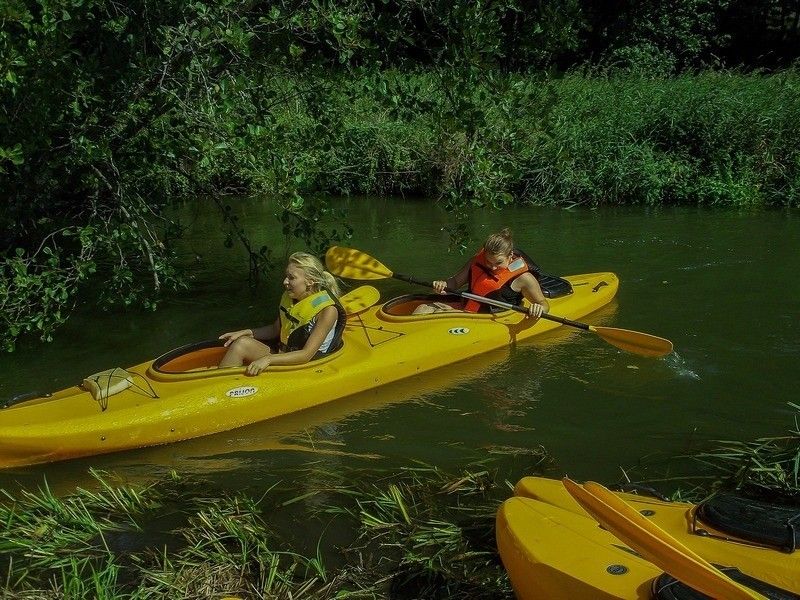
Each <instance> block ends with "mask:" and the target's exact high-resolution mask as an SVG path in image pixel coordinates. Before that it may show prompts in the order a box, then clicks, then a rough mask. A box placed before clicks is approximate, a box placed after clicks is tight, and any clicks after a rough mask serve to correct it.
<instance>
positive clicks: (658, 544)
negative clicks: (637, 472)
mask: <svg viewBox="0 0 800 600" xmlns="http://www.w3.org/2000/svg"><path fill="white" fill-rule="evenodd" d="M562 482H563V484H564V487H565V488H566V489H567V491H568V492H569V493H570V494H571V495H572V497H573V498H575V500H577V501H578V503H579V504H580V505H581V506H582V507H583V508H584V509H585V510H586V511H587V512H588V513H589V514H590V515H592V517H594V519H595V520H596V521H597V522H598V523H599V524H600V525H602V526H603V528H605V529H607V530H608V531H610V532H611V533H612V534H614V535H615V536H616V537H618V538H619V539H620V540H621V541H623V542H624V543H626V544H627V545H628V546H630V547H631V548H632V549H634V550H636V552H638V553H639V554H641V555H642V556H643V557H644V558H645V559H647V560H649V561H650V562H651V563H653V564H654V565H656V566H657V567H659V568H660V569H664V571H666V572H667V573H669V574H670V575H672V576H673V577H675V578H676V579H679V580H680V581H682V582H683V583H685V584H686V585H688V586H690V587H692V588H694V589H695V590H697V591H698V592H702V593H703V594H706V595H708V596H710V597H711V598H724V599H725V600H754V599H756V600H765V599H764V596H762V595H760V594H758V593H756V592H753V591H751V590H749V589H747V588H746V587H744V586H742V585H740V584H738V583H736V582H735V581H733V580H732V579H730V578H729V577H728V576H727V575H725V574H724V573H722V572H721V571H719V570H718V569H716V568H715V567H714V566H713V565H711V564H710V563H709V562H708V561H706V560H705V559H704V558H703V557H701V556H700V555H698V554H696V553H695V552H694V551H693V550H690V549H689V548H687V547H686V546H684V545H683V544H682V543H681V542H679V541H678V540H676V539H675V538H674V537H672V536H671V535H670V534H669V533H667V532H666V531H664V530H663V529H662V528H661V527H659V526H658V525H656V524H655V523H653V522H652V521H651V520H649V519H648V518H647V517H645V516H643V515H642V514H641V513H639V511H637V510H636V509H635V508H633V507H632V506H630V505H629V504H628V503H627V502H625V501H624V500H623V499H622V498H620V497H619V496H617V495H616V494H614V493H612V492H610V491H609V490H607V489H606V488H604V487H603V486H602V485H600V484H599V483H594V482H591V481H587V482H586V483H585V484H583V486H581V485H578V484H577V483H575V482H574V481H572V480H571V479H569V478H567V477H565V478H564V479H563V480H562Z"/></svg>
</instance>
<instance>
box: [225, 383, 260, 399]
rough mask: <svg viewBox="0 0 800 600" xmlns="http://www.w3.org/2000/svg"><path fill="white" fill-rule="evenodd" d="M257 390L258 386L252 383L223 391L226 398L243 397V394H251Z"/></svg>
mask: <svg viewBox="0 0 800 600" xmlns="http://www.w3.org/2000/svg"><path fill="white" fill-rule="evenodd" d="M257 391H258V388H257V387H256V386H254V385H246V386H243V387H238V388H233V389H232V390H228V391H227V392H225V395H226V396H227V397H228V398H244V397H245V396H252V395H253V394H255V393H256V392H257Z"/></svg>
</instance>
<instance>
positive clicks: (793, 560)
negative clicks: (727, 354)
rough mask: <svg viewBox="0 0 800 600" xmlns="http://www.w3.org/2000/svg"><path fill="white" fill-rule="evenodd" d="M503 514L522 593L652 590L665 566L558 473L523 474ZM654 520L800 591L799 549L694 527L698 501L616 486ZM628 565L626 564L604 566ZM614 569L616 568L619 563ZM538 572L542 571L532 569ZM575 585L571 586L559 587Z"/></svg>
mask: <svg viewBox="0 0 800 600" xmlns="http://www.w3.org/2000/svg"><path fill="white" fill-rule="evenodd" d="M514 493H515V496H514V497H513V498H511V499H509V500H507V501H506V502H505V503H504V504H503V505H502V507H501V508H500V510H499V511H498V515H497V544H498V549H499V551H500V556H501V558H502V560H503V564H504V565H505V566H506V569H507V571H508V573H509V577H510V578H511V581H512V584H513V586H514V590H515V592H516V593H517V597H518V598H522V599H526V600H527V599H533V598H550V599H553V600H558V599H559V598H575V599H581V598H626V599H638V598H650V597H651V595H650V594H651V592H650V586H651V585H652V581H653V579H654V578H655V577H656V576H658V575H659V574H660V573H661V571H660V569H658V568H656V567H655V566H653V565H651V564H650V563H648V562H647V561H644V559H642V558H641V557H638V555H636V554H635V553H634V552H633V551H632V550H630V549H629V548H627V547H626V546H625V544H623V543H622V542H620V541H619V540H618V539H617V538H616V537H614V536H613V535H612V534H610V533H609V532H607V531H605V530H603V529H601V528H600V527H599V525H598V524H597V522H596V521H595V520H594V519H593V518H591V517H590V516H589V515H588V513H586V511H584V510H583V508H581V506H580V505H579V504H578V503H577V502H576V501H575V500H574V499H573V497H572V496H571V495H570V494H569V492H567V490H566V489H565V488H564V486H563V484H562V483H561V482H560V481H556V480H552V479H545V478H540V477H524V478H523V479H521V480H520V481H519V482H518V483H517V485H516V487H515V490H514ZM618 495H619V496H620V497H621V498H622V499H623V500H624V501H625V502H627V503H628V504H630V505H631V506H632V507H634V508H635V509H636V510H638V511H640V512H641V513H642V514H644V515H645V516H647V517H648V518H649V519H650V520H652V521H653V522H654V523H655V524H656V525H658V526H659V527H661V528H662V529H664V530H665V531H666V532H668V533H669V534H670V535H671V536H673V537H674V538H676V539H677V540H678V541H679V542H681V543H683V544H684V545H685V546H687V547H688V548H690V549H691V550H693V551H695V552H696V553H698V554H699V555H700V556H702V557H703V558H705V559H706V560H708V561H709V562H711V563H713V564H719V565H726V566H734V567H738V568H739V569H740V570H741V571H743V572H745V573H746V574H748V575H750V576H752V577H755V578H757V579H760V580H762V581H764V582H767V583H769V584H771V585H773V586H776V587H778V588H781V589H784V590H787V591H790V592H794V593H800V552H793V553H786V552H782V551H780V550H776V549H772V548H764V547H761V546H757V545H753V544H751V543H749V542H746V541H744V540H738V541H737V540H735V539H731V538H730V536H726V537H727V539H721V538H722V534H720V537H719V538H718V537H714V536H715V535H716V534H717V533H718V532H715V531H714V530H713V529H712V528H710V527H709V526H707V525H706V524H704V523H698V526H699V527H700V528H702V530H704V531H706V532H708V533H711V534H712V535H711V536H709V535H700V534H698V533H695V532H694V530H693V527H692V522H693V517H694V511H695V509H696V507H695V505H693V504H689V503H683V502H666V501H661V500H658V499H655V498H650V497H647V496H640V495H636V494H625V493H619V494H618ZM612 565H622V566H624V567H625V568H626V569H627V571H626V572H625V573H624V574H622V575H611V574H609V573H607V572H606V571H605V570H606V569H607V568H609V567H611V566H612ZM614 570H615V569H612V571H614ZM533 573H535V574H536V575H535V576H534V575H533ZM559 589H562V590H570V593H564V592H558V591H556V590H559Z"/></svg>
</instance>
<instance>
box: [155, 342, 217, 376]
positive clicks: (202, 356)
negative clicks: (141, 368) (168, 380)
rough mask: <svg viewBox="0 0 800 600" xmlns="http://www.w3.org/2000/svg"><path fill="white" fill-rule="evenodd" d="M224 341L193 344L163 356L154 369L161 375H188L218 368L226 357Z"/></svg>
mask: <svg viewBox="0 0 800 600" xmlns="http://www.w3.org/2000/svg"><path fill="white" fill-rule="evenodd" d="M223 344H224V342H223V341H222V340H205V341H202V342H192V343H191V344H186V345H185V346H181V347H180V348H175V349H174V350H171V351H169V352H167V353H166V354H162V355H161V356H159V357H158V358H157V359H155V360H154V361H153V365H152V368H153V369H154V370H156V371H159V372H161V373H186V372H187V371H199V370H202V369H207V368H210V367H216V366H217V365H218V364H219V361H220V360H222V357H223V356H224V355H225V352H226V350H225V347H224V346H223Z"/></svg>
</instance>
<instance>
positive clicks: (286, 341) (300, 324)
mask: <svg viewBox="0 0 800 600" xmlns="http://www.w3.org/2000/svg"><path fill="white" fill-rule="evenodd" d="M329 306H336V302H335V301H334V299H333V298H332V297H331V295H330V294H329V293H328V292H327V291H326V290H321V291H319V292H315V293H313V294H311V295H310V296H306V297H305V298H303V299H302V300H300V301H298V302H294V301H293V300H292V299H291V298H289V294H288V293H286V292H284V293H283V296H281V303H280V307H279V314H280V321H281V348H282V350H283V351H284V352H291V351H293V350H302V349H303V347H304V346H305V345H306V342H307V341H308V336H309V335H311V330H312V329H313V327H314V325H313V323H312V321H313V320H314V317H316V316H317V315H318V314H319V313H320V311H322V309H324V308H327V307H329ZM336 329H338V323H337V327H336Z"/></svg>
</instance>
